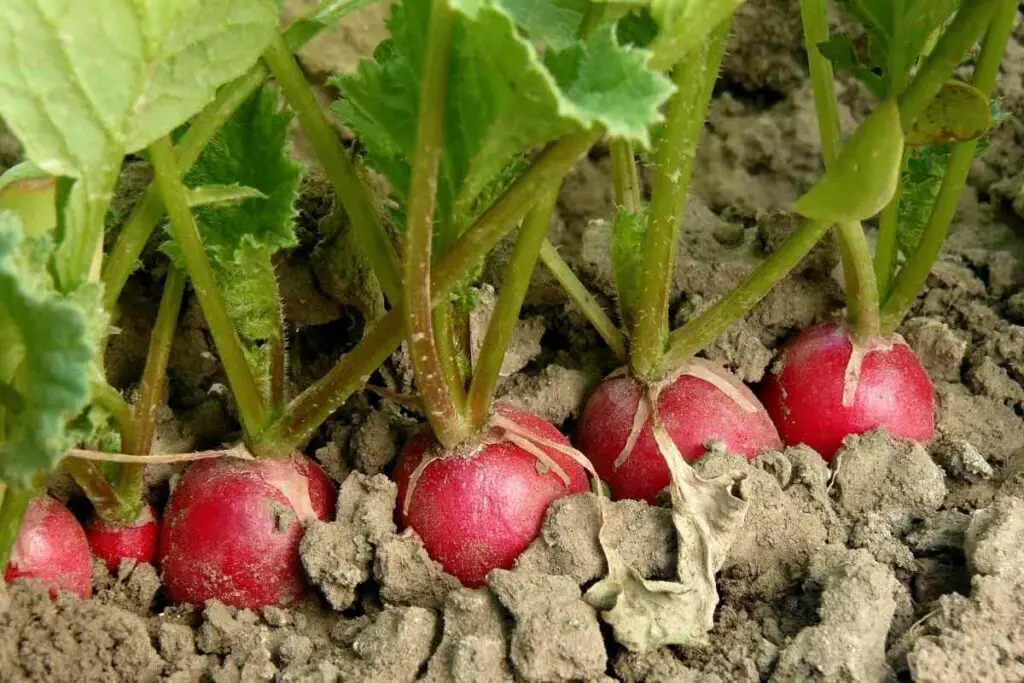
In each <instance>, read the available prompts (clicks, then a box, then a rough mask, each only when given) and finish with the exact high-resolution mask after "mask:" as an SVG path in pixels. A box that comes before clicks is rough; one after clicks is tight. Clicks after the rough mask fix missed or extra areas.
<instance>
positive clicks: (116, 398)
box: [90, 379, 140, 444]
mask: <svg viewBox="0 0 1024 683" xmlns="http://www.w3.org/2000/svg"><path fill="white" fill-rule="evenodd" d="M90 393H91V394H92V402H93V403H95V404H96V405H98V406H99V407H100V408H102V409H103V410H105V411H107V412H108V413H110V414H111V415H112V416H113V418H114V419H115V420H116V421H117V426H118V429H119V430H120V432H121V443H122V444H130V443H133V442H135V441H136V440H137V439H138V435H139V427H140V425H139V421H138V420H137V419H136V418H135V413H133V412H132V407H131V406H130V405H128V401H126V400H124V397H123V396H122V395H121V392H120V391H118V390H117V389H115V388H114V387H112V386H110V385H109V384H107V382H106V381H105V380H102V379H96V380H93V381H92V384H91V387H90Z"/></svg>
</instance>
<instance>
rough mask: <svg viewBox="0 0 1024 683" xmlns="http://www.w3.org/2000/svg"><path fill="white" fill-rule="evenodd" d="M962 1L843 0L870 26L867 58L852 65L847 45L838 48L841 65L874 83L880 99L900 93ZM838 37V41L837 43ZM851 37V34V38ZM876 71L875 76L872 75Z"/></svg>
mask: <svg viewBox="0 0 1024 683" xmlns="http://www.w3.org/2000/svg"><path fill="white" fill-rule="evenodd" d="M960 2H961V0H902V1H901V2H893V0H838V4H839V5H840V6H841V7H843V8H844V9H845V10H846V11H847V12H848V13H849V14H850V15H851V16H852V17H853V18H855V19H856V20H857V21H858V22H860V24H861V25H862V26H863V27H864V28H865V29H866V31H867V39H868V50H867V59H866V61H864V60H857V59H856V58H854V59H855V62H856V66H853V65H851V62H850V59H849V58H850V56H851V54H852V53H853V50H852V46H851V48H850V50H849V51H847V50H846V48H845V47H841V48H832V49H831V51H832V54H829V53H827V52H823V53H824V54H825V55H826V56H827V57H830V58H832V57H833V56H834V55H838V56H839V57H840V59H839V60H838V61H833V64H834V65H835V66H836V68H840V69H846V70H848V71H850V72H851V73H853V75H854V76H855V77H856V78H858V79H859V80H861V81H862V82H863V83H864V84H865V85H867V86H868V87H869V88H871V90H872V92H873V93H874V94H875V96H876V97H878V98H879V99H887V98H888V97H890V96H898V95H899V94H900V93H901V92H902V90H903V88H904V87H905V86H906V84H907V82H908V77H909V75H910V73H911V72H912V71H913V69H914V67H915V66H916V65H917V63H918V60H919V59H920V58H921V57H922V55H923V53H924V51H925V50H926V48H927V46H928V45H929V43H930V41H931V40H932V38H933V36H934V35H935V33H936V32H937V31H939V30H940V29H942V27H943V26H944V25H945V24H946V22H948V21H949V19H950V17H952V15H953V14H954V13H955V12H956V10H957V8H958V7H959V6H960ZM834 40H835V39H833V41H832V42H834ZM846 41H847V42H849V39H848V38H847V39H846ZM869 74H870V75H869Z"/></svg>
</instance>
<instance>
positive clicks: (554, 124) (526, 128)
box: [334, 0, 672, 247]
mask: <svg viewBox="0 0 1024 683" xmlns="http://www.w3.org/2000/svg"><path fill="white" fill-rule="evenodd" d="M508 2H509V4H508V6H506V5H504V4H500V3H498V2H495V1H493V0H453V2H452V3H451V4H452V6H453V8H454V9H455V10H456V11H457V12H458V13H459V15H460V16H459V18H458V20H457V21H456V26H455V29H454V31H453V36H452V57H451V66H450V73H449V82H448V88H447V90H448V101H447V105H446V106H447V110H446V115H445V155H444V158H443V161H442V168H441V173H440V178H439V187H438V210H437V221H438V229H437V235H438V236H439V237H438V238H439V241H440V244H441V246H442V247H443V245H445V244H448V243H450V241H451V240H452V239H453V238H454V237H457V236H458V234H459V233H460V232H461V230H462V229H464V228H465V227H467V226H468V225H469V223H470V222H471V221H472V219H473V218H474V217H475V215H476V214H477V213H478V212H479V211H480V210H482V209H483V208H485V207H486V205H487V204H486V199H488V198H489V197H493V196H495V195H496V190H495V188H500V187H502V186H503V185H504V184H507V183H508V182H509V181H510V179H511V178H513V177H514V173H510V172H509V171H510V168H515V167H516V166H517V165H518V164H519V163H520V160H521V158H522V155H523V154H524V153H525V152H527V151H528V150H530V149H532V148H533V147H535V146H537V145H539V144H542V143H544V142H547V141H550V140H552V139H555V138H558V137H561V136H562V135H565V134H567V133H569V132H571V131H573V130H576V129H579V128H580V127H585V128H590V127H595V126H601V127H604V128H606V129H607V130H608V131H609V132H614V133H616V134H618V135H620V136H622V137H626V138H628V139H631V140H634V141H637V142H640V143H641V144H646V143H647V141H648V134H647V127H648V126H649V125H651V124H652V123H654V122H656V121H659V120H660V118H661V115H660V113H659V107H660V105H661V104H663V103H664V101H665V100H666V99H667V98H668V96H669V95H670V94H671V92H672V86H671V84H670V83H669V81H668V80H667V79H665V78H664V77H663V76H661V75H660V74H656V73H653V72H651V71H650V70H649V69H648V68H647V66H646V59H647V53H646V52H643V51H641V50H638V49H635V48H632V47H629V46H623V45H620V44H619V43H618V41H617V40H616V39H615V36H614V32H613V29H612V27H610V26H609V27H604V28H603V29H601V30H599V31H597V32H595V35H594V36H593V37H592V38H591V40H589V41H588V42H586V43H584V44H580V43H579V42H578V41H576V40H575V39H574V40H572V41H570V40H569V33H571V31H568V29H567V30H566V32H565V33H564V35H563V34H561V33H559V31H560V30H561V29H559V27H558V26H555V25H550V26H547V28H545V29H544V30H541V28H538V27H540V26H541V25H542V24H544V23H545V22H544V21H540V20H539V19H537V18H536V17H534V16H533V15H531V12H534V11H536V12H540V11H541V10H540V9H538V8H541V7H544V12H548V13H549V14H550V13H553V14H559V15H564V16H566V17H568V16H569V15H571V14H572V12H573V11H575V10H574V8H576V9H578V8H579V6H578V5H576V4H574V3H573V2H572V0H566V1H565V2H563V3H561V4H559V5H557V6H555V7H546V6H544V5H541V4H536V5H534V4H530V3H527V2H522V3H517V2H515V0H508ZM549 14H544V17H548V16H549ZM577 14H579V12H577ZM428 15H429V3H428V2H426V1H425V0H405V1H404V2H403V3H401V4H399V5H396V6H395V8H394V10H393V12H392V16H391V19H390V21H389V24H388V26H389V28H390V33H391V37H390V38H389V39H388V40H387V41H385V42H384V43H382V44H381V45H380V46H379V47H378V48H377V50H376V52H375V54H374V59H373V60H372V61H371V60H365V61H363V62H362V63H361V64H360V66H359V68H358V70H357V72H356V73H355V74H354V75H352V76H345V77H342V78H339V79H337V80H336V81H335V82H334V83H335V85H337V87H338V88H339V90H340V91H341V93H342V99H341V101H340V102H339V103H338V105H337V112H338V114H339V117H340V118H341V119H342V120H343V121H344V122H345V123H346V124H347V125H349V126H350V127H351V128H353V129H354V130H355V131H356V133H357V134H358V136H359V139H360V141H361V142H362V143H363V144H364V145H365V147H366V150H367V154H366V160H367V163H368V164H369V165H370V166H372V167H373V168H375V169H376V170H378V171H380V172H381V173H383V174H384V175H385V176H387V178H388V179H389V180H390V181H391V184H392V187H393V189H394V191H395V195H396V197H397V199H398V202H399V205H400V206H399V209H398V211H397V214H398V217H399V218H400V217H401V204H402V203H403V202H404V198H405V194H406V189H407V187H408V180H409V163H410V158H411V155H412V150H413V145H414V143H415V140H414V132H415V129H416V117H417V107H418V101H417V100H418V92H419V69H420V65H421V64H422V62H423V48H424V40H425V31H426V26H427V19H428ZM579 16H580V17H582V15H581V14H580V15H579ZM517 19H518V20H519V21H520V22H521V23H517ZM566 21H568V19H566ZM573 21H575V20H573ZM569 23H572V22H569ZM531 26H533V27H534V28H535V29H536V30H537V31H538V32H539V35H536V36H535V35H532V34H531V33H530V31H529V29H530V27H531ZM535 40H536V41H537V42H539V43H542V44H544V43H546V44H548V45H551V44H554V45H559V46H562V45H567V46H568V47H566V49H564V50H562V51H561V52H554V51H552V50H550V49H549V51H548V52H546V53H544V54H542V53H541V52H540V51H539V50H538V47H537V46H536V45H535V42H534V41H535Z"/></svg>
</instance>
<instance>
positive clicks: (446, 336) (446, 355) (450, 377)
mask: <svg viewBox="0 0 1024 683" xmlns="http://www.w3.org/2000/svg"><path fill="white" fill-rule="evenodd" d="M431 320H432V323H433V326H434V343H436V344H437V357H438V360H439V361H440V363H441V377H442V378H443V380H444V384H445V386H446V387H448V390H449V391H450V392H451V396H452V401H453V402H454V403H455V408H456V410H457V411H458V412H459V414H460V415H461V414H464V413H465V409H466V380H465V377H463V374H462V370H461V369H460V367H459V354H460V353H461V351H460V350H459V347H458V345H457V344H456V342H455V339H456V337H455V324H456V321H455V307H454V306H453V305H452V302H451V301H450V300H448V299H447V298H444V299H439V300H438V301H437V303H435V304H434V310H433V313H432V314H431Z"/></svg>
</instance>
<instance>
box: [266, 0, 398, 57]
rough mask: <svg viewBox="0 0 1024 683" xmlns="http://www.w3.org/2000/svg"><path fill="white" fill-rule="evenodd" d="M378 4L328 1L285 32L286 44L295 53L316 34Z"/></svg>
mask: <svg viewBox="0 0 1024 683" xmlns="http://www.w3.org/2000/svg"><path fill="white" fill-rule="evenodd" d="M376 2H378V0H328V2H325V3H323V4H322V5H320V7H319V8H317V10H316V12H314V13H313V14H311V15H309V16H308V17H306V18H305V19H299V20H298V21H295V22H293V23H292V25H291V26H289V27H288V30H287V31H285V34H284V38H285V42H286V43H287V44H288V48H289V49H290V50H292V51H295V50H297V49H299V48H300V47H302V46H303V45H305V44H306V43H307V42H309V41H310V40H311V39H312V38H313V36H315V35H316V34H318V33H320V32H321V31H325V30H328V29H330V28H333V27H334V26H336V25H337V24H338V22H339V21H341V20H342V19H344V18H345V17H347V16H348V15H349V14H352V13H353V12H355V11H357V10H360V9H362V8H364V7H366V6H367V5H372V4H374V3H376Z"/></svg>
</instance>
